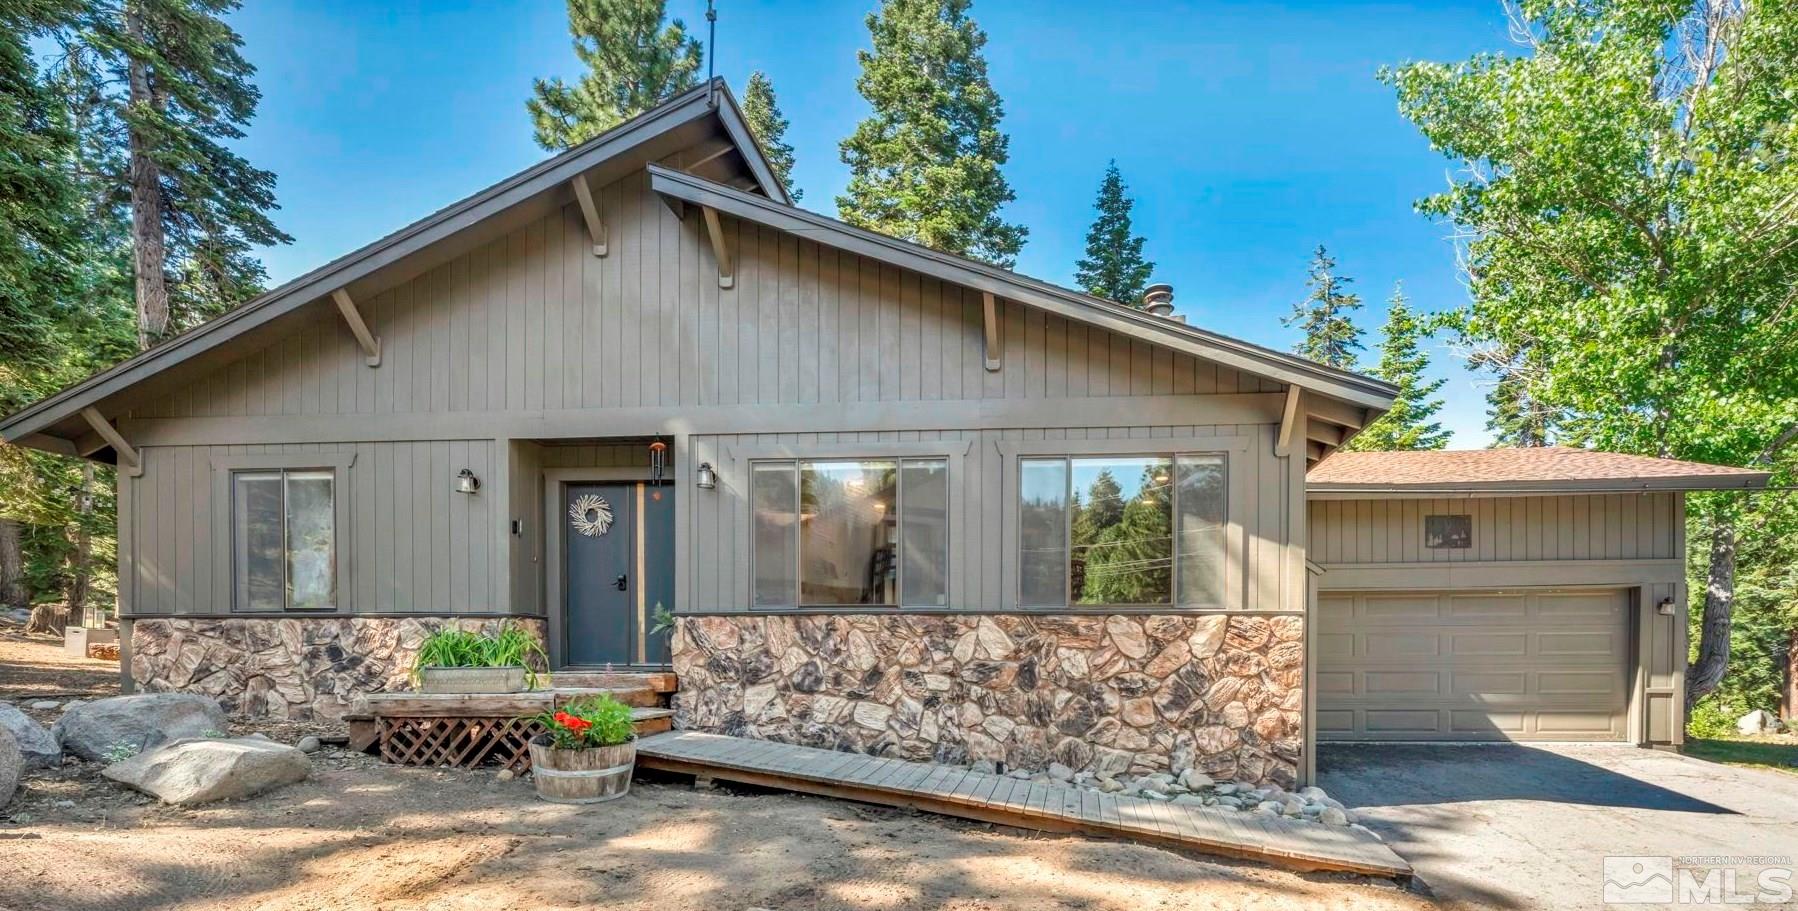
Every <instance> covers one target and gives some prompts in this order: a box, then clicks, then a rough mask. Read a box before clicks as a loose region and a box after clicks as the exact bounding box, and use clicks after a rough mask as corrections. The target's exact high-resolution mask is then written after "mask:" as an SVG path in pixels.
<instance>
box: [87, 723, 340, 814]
mask: <svg viewBox="0 0 1798 911" xmlns="http://www.w3.org/2000/svg"><path fill="white" fill-rule="evenodd" d="M311 771H312V763H311V762H310V761H308V760H307V759H306V754H305V753H302V752H300V751H299V750H297V749H294V748H293V747H290V746H288V745H286V744H283V743H275V742H274V741H270V740H260V739H256V738H253V737H230V738H217V739H213V738H200V739H192V740H177V741H174V742H172V743H167V744H163V745H161V746H158V747H155V748H153V749H150V750H146V751H144V752H142V753H139V754H138V755H136V756H133V757H131V758H130V759H127V760H125V761H123V762H115V763H113V764H112V765H109V766H107V767H106V771H105V772H104V773H103V774H104V775H105V776H106V777H107V778H110V779H112V780H113V781H117V782H119V783H121V784H124V785H127V786H129V787H132V788H136V789H137V790H139V791H142V792H144V793H146V794H150V795H152V796H154V797H157V798H159V799H161V800H162V801H163V802H164V803H172V804H183V805H191V804H199V803H211V802H212V801H215V800H240V799H242V798H245V797H251V796H254V795H256V794H260V793H262V792H263V791H266V790H269V789H270V788H278V787H280V786H282V785H285V784H293V783H294V782H296V781H304V780H305V779H306V776H307V775H308V774H311Z"/></svg>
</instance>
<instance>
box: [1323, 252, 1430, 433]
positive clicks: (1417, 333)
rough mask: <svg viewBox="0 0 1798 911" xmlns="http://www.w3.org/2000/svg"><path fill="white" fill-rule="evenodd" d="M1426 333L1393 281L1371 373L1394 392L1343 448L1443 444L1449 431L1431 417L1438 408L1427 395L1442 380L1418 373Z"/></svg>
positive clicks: (1425, 359) (1425, 363)
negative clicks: (1385, 408) (1389, 407)
mask: <svg viewBox="0 0 1798 911" xmlns="http://www.w3.org/2000/svg"><path fill="white" fill-rule="evenodd" d="M1427 335H1428V333H1427V332H1426V331H1425V330H1424V326H1423V323H1422V322H1420V321H1419V320H1418V318H1417V314H1416V313H1414V312H1412V310H1411V306H1410V303H1409V302H1408V301H1407V300H1406V299H1405V292H1404V289H1403V288H1402V287H1400V286H1397V285H1394V286H1393V288H1392V300H1391V303H1390V309H1388V310H1387V312H1386V327H1385V330H1384V336H1383V337H1382V338H1381V339H1380V363H1379V366H1377V367H1375V368H1374V371H1373V373H1374V376H1377V377H1379V378H1380V379H1383V380H1385V381H1386V382H1388V383H1391V384H1392V385H1394V386H1397V387H1398V398H1397V399H1395V400H1394V401H1393V403H1392V410H1390V411H1388V412H1386V413H1385V414H1383V415H1381V416H1380V419H1379V420H1377V421H1375V422H1373V423H1372V424H1369V425H1368V426H1367V428H1366V429H1365V430H1362V431H1361V432H1360V433H1359V434H1357V435H1356V436H1355V437H1354V439H1351V440H1349V445H1348V448H1349V449H1365V450H1380V451H1390V450H1395V449H1441V448H1443V447H1445V446H1447V445H1448V440H1449V436H1450V434H1449V432H1448V431H1446V430H1443V429H1442V422H1440V421H1435V420H1431V419H1432V418H1434V417H1435V416H1436V413H1437V412H1438V411H1441V410H1442V400H1441V399H1438V398H1431V396H1434V395H1435V394H1436V393H1437V392H1438V391H1439V390H1441V389H1442V386H1443V384H1444V383H1447V382H1448V381H1447V380H1428V379H1425V378H1424V371H1425V370H1426V369H1428V368H1429V366H1430V358H1429V355H1427V354H1424V353H1423V349H1422V348H1421V346H1420V345H1419V344H1418V343H1419V341H1420V340H1421V339H1423V338H1424V337H1425V336H1427Z"/></svg>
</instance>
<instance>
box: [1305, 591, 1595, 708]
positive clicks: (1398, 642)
mask: <svg viewBox="0 0 1798 911" xmlns="http://www.w3.org/2000/svg"><path fill="white" fill-rule="evenodd" d="M1318 613H1319V617H1318V627H1317V630H1316V632H1315V638H1314V640H1313V641H1314V643H1315V646H1316V650H1317V678H1316V679H1317V737H1318V739H1319V740H1622V739H1623V737H1624V723H1625V714H1626V713H1627V711H1628V697H1627V691H1626V676H1625V675H1626V671H1627V668H1628V665H1629V637H1628V635H1627V633H1626V629H1627V626H1628V618H1629V597H1628V591H1627V590H1623V589H1618V590H1612V591H1554V592H1515V591H1514V592H1477V591H1468V592H1463V591H1435V592H1359V593H1352V594H1351V593H1346V592H1345V593H1333V594H1323V595H1320V596H1319V598H1318Z"/></svg>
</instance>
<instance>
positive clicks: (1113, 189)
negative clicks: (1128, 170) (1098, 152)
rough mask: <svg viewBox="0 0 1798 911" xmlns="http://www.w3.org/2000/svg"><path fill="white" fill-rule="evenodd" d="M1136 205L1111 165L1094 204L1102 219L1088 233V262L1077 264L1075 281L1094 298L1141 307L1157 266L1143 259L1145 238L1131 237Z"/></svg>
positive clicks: (1115, 165)
mask: <svg viewBox="0 0 1798 911" xmlns="http://www.w3.org/2000/svg"><path fill="white" fill-rule="evenodd" d="M1134 205H1136V203H1135V201H1134V200H1132V199H1131V198H1130V197H1128V196H1125V195H1124V178H1123V177H1122V175H1120V174H1119V173H1118V163H1117V162H1116V161H1112V162H1111V163H1110V164H1108V165H1106V166H1105V179H1104V180H1103V181H1101V182H1100V183H1099V199H1098V202H1096V203H1094V204H1093V207H1094V208H1095V209H1098V211H1099V216H1098V217H1097V218H1095V219H1093V225H1092V227H1091V228H1088V229H1087V231H1086V258H1085V259H1082V260H1080V261H1079V262H1078V263H1076V264H1075V266H1076V268H1075V270H1074V280H1075V281H1077V282H1079V283H1080V287H1082V288H1085V289H1086V293H1088V294H1091V295H1092V296H1094V297H1102V298H1105V299H1106V300H1111V301H1117V302H1118V303H1120V304H1127V305H1129V306H1132V307H1141V306H1142V291H1143V288H1144V287H1146V286H1147V285H1148V283H1149V273H1151V272H1153V271H1154V270H1155V264H1154V263H1152V262H1149V261H1148V260H1146V259H1143V255H1142V245H1143V238H1141V237H1139V236H1136V235H1134V234H1131V233H1130V231H1131V227H1130V209H1131V207H1133V206H1134Z"/></svg>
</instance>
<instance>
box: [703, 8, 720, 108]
mask: <svg viewBox="0 0 1798 911" xmlns="http://www.w3.org/2000/svg"><path fill="white" fill-rule="evenodd" d="M705 28H706V36H705V45H706V47H705V93H706V99H707V100H709V101H710V102H711V103H712V104H713V105H714V106H716V105H717V104H718V98H717V94H716V93H717V91H718V89H717V87H716V86H714V85H713V84H712V82H713V78H714V74H716V73H717V71H718V10H717V9H715V8H714V7H713V6H712V0H705Z"/></svg>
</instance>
